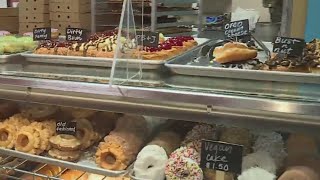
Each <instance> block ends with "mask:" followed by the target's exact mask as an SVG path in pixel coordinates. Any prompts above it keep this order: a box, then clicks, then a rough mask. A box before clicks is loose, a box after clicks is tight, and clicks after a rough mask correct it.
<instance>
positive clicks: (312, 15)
mask: <svg viewBox="0 0 320 180" xmlns="http://www.w3.org/2000/svg"><path fill="white" fill-rule="evenodd" d="M319 7H320V0H309V2H308V16H307V24H306V32H305V38H306V40H307V41H310V40H312V39H313V38H320V20H319V17H320V11H319Z"/></svg>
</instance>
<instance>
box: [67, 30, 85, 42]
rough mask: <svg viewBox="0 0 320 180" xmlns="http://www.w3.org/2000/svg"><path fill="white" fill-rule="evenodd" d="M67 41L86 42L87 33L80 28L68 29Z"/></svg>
mask: <svg viewBox="0 0 320 180" xmlns="http://www.w3.org/2000/svg"><path fill="white" fill-rule="evenodd" d="M66 40H67V41H77V42H83V41H85V40H86V31H85V30H84V29H80V28H67V29H66Z"/></svg>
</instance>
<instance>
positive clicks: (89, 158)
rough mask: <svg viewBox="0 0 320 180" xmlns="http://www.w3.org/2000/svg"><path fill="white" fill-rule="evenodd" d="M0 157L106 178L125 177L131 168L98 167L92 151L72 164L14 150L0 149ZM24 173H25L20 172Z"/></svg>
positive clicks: (8, 168) (9, 168)
mask: <svg viewBox="0 0 320 180" xmlns="http://www.w3.org/2000/svg"><path fill="white" fill-rule="evenodd" d="M0 155H2V156H3V155H4V156H6V157H15V158H19V159H23V162H24V163H25V162H27V161H31V162H37V163H43V164H50V165H55V166H60V167H63V168H66V169H74V170H79V171H83V172H86V173H93V174H99V175H103V176H108V177H119V176H124V175H127V174H128V173H129V171H130V169H131V168H132V166H129V167H128V169H127V170H123V171H112V170H106V169H102V168H100V167H98V166H97V165H96V164H95V162H94V159H93V158H94V151H93V149H92V150H89V151H88V152H85V153H84V155H83V156H82V157H81V159H80V160H79V161H78V162H77V163H73V162H67V161H61V160H57V159H53V158H50V157H47V156H46V155H44V156H37V155H32V154H26V153H22V152H18V151H15V150H9V149H3V148H0ZM0 168H2V169H7V170H14V169H15V168H17V167H5V168H4V167H2V166H1V165H0ZM22 173H25V172H22Z"/></svg>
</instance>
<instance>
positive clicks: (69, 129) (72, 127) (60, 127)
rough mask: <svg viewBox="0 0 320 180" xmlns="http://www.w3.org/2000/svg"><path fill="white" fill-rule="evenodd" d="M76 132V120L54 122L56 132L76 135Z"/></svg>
mask: <svg viewBox="0 0 320 180" xmlns="http://www.w3.org/2000/svg"><path fill="white" fill-rule="evenodd" d="M76 132H77V122H64V121H59V122H57V123H56V133H57V134H69V135H76Z"/></svg>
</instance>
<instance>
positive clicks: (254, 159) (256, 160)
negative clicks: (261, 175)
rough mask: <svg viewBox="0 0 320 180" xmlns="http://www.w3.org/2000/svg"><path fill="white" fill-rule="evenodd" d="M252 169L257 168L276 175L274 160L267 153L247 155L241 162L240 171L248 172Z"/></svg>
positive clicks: (260, 152)
mask: <svg viewBox="0 0 320 180" xmlns="http://www.w3.org/2000/svg"><path fill="white" fill-rule="evenodd" d="M253 167H259V168H261V169H264V170H266V171H268V172H270V173H271V174H276V172H277V167H276V163H275V160H274V159H273V158H272V157H271V156H270V154H269V153H267V152H264V151H258V152H255V153H252V154H248V155H247V156H245V157H244V158H243V160H242V171H245V170H248V169H250V168H253Z"/></svg>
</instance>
